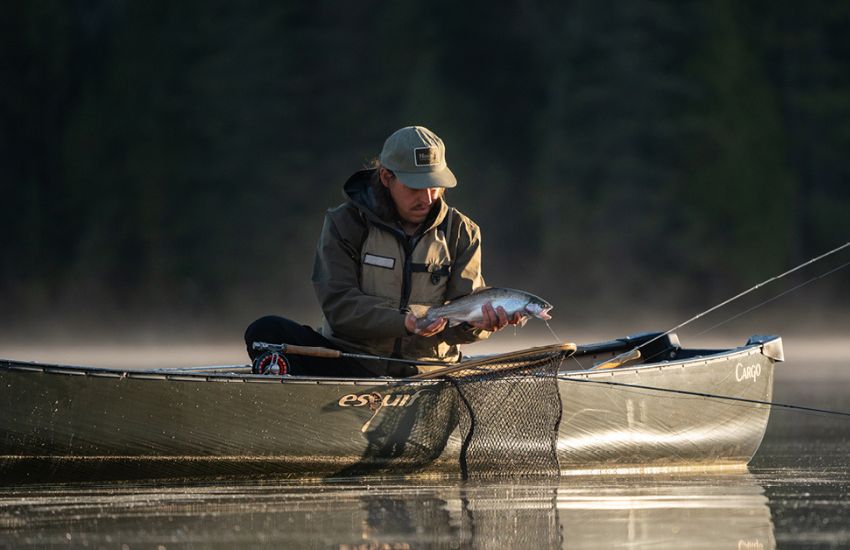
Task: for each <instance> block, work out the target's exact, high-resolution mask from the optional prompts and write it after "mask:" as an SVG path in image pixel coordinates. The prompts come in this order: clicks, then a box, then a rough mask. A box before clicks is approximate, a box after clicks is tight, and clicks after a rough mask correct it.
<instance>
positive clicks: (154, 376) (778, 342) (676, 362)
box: [0, 336, 782, 387]
mask: <svg viewBox="0 0 850 550" xmlns="http://www.w3.org/2000/svg"><path fill="white" fill-rule="evenodd" d="M615 342H616V341H615ZM625 347H626V345H624V348H625ZM777 349H778V352H777ZM683 351H687V349H686V348H684V349H683ZM699 351H705V352H706V353H705V354H702V355H697V356H694V357H683V358H682V357H677V358H674V359H670V360H664V361H658V362H655V363H646V364H638V365H633V366H622V367H618V368H615V369H607V370H588V369H575V370H561V371H560V372H559V373H558V378H560V379H569V378H611V377H615V376H622V375H630V374H640V373H642V372H649V371H655V370H658V371H664V370H669V369H677V368H685V367H687V366H691V365H700V364H703V365H707V364H709V363H712V362H716V361H721V360H730V359H731V358H733V357H747V356H750V355H755V354H762V355H765V356H766V357H768V358H770V359H771V360H773V361H781V360H782V359H778V358H777V353H778V354H779V356H781V353H782V339H781V337H778V336H770V337H764V336H760V337H757V336H754V337H752V338H750V339H749V340H748V342H747V344H745V345H744V346H740V347H736V348H731V349H719V350H699ZM569 358H570V356H567V358H566V359H567V360H569ZM233 367H234V368H244V365H233ZM0 369H7V370H15V371H25V372H34V373H44V374H60V375H66V376H87V377H94V378H133V379H137V380H158V381H174V382H225V383H248V384H284V385H291V384H294V385H301V384H306V385H320V386H322V385H332V386H355V387H358V386H371V387H374V386H387V387H390V386H399V385H403V386H405V387H420V386H433V385H440V384H443V383H445V381H444V380H442V379H439V378H418V379H413V378H337V377H333V378H332V377H316V376H312V377H311V376H298V377H294V376H268V375H261V374H246V373H235V372H234V373H226V372H219V373H215V374H211V373H193V372H186V371H180V370H179V368H176V369H174V371H175V372H174V373H169V372H162V371H161V370H157V371H156V372H154V371H153V370H126V369H114V368H103V367H81V366H64V365H52V364H40V363H35V362H21V361H15V360H7V359H0Z"/></svg>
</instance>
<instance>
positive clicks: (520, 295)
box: [410, 287, 552, 329]
mask: <svg viewBox="0 0 850 550" xmlns="http://www.w3.org/2000/svg"><path fill="white" fill-rule="evenodd" d="M488 302H489V303H490V304H491V305H492V306H493V309H498V308H499V307H500V306H501V307H503V308H504V309H505V313H507V314H508V317H509V318H510V317H512V316H513V315H514V314H516V313H521V314H523V315H525V316H529V315H530V316H532V317H537V318H538V319H543V320H544V321H548V320H549V319H551V318H552V317H550V316H549V311H551V310H552V304H550V303H549V302H547V301H546V300H544V299H542V298H538V297H537V296H535V295H534V294H529V293H528V292H524V291H522V290H513V289H511V288H489V287H485V288H480V289H478V290H476V291H474V292H473V293H472V294H467V295H466V296H461V297H460V298H457V299H455V300H452V301H451V302H448V303H446V304H444V305H442V306H432V307H428V306H421V305H420V306H417V305H411V306H410V311H411V312H412V313H413V314H414V315H415V316H416V317H418V319H417V320H416V327H417V328H419V329H423V328H425V327H427V326H428V325H430V324H431V323H433V322H434V321H436V320H437V319H440V318H442V317H445V318H446V319H448V321H449V323H448V324H449V326H450V327H452V326H455V325H459V324H461V323H463V322H470V321H481V320H482V319H483V318H484V316H483V314H482V313H481V307H482V306H483V305H484V304H486V303H488Z"/></svg>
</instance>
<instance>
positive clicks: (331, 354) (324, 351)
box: [283, 344, 342, 359]
mask: <svg viewBox="0 0 850 550" xmlns="http://www.w3.org/2000/svg"><path fill="white" fill-rule="evenodd" d="M283 353H291V354H292V355H309V356H310V357H327V358H329V359H339V358H340V357H342V352H341V351H339V350H335V349H330V348H322V347H318V346H317V347H308V346H293V345H292V344H286V347H285V348H283Z"/></svg>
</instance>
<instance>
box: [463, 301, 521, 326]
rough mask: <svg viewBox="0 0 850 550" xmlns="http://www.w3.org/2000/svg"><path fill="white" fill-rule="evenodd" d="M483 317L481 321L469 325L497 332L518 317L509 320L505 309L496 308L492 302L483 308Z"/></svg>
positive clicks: (471, 322)
mask: <svg viewBox="0 0 850 550" xmlns="http://www.w3.org/2000/svg"><path fill="white" fill-rule="evenodd" d="M481 317H482V318H481V320H477V321H470V322H469V324H470V325H472V326H473V327H475V328H480V329H482V330H486V331H490V332H496V331H498V330H502V329H503V328H505V327H506V326H507V325H508V323H509V322H510V321H512V320H514V318H515V317H516V315H514V316H513V317H511V318H510V319H509V318H508V313H507V311H505V308H504V307H502V306H498V307H497V308H494V307H493V304H492V303H491V302H487V303H485V304H484V305H482V306H481Z"/></svg>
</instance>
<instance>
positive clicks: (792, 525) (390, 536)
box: [0, 343, 850, 550]
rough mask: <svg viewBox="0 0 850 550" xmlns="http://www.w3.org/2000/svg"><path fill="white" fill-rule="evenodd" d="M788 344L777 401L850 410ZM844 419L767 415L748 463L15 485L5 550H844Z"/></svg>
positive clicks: (849, 525)
mask: <svg viewBox="0 0 850 550" xmlns="http://www.w3.org/2000/svg"><path fill="white" fill-rule="evenodd" d="M788 347H789V346H788V344H787V343H786V353H787V354H788V355H789V361H788V362H786V363H784V364H781V365H779V366H778V368H777V381H776V392H775V396H774V399H775V400H776V401H777V402H782V403H794V404H800V405H806V406H813V407H825V408H831V409H840V410H845V411H846V410H850V397H848V391H847V385H848V382H850V364H848V363H847V361H846V359H841V358H840V353H839V352H841V351H846V346H844V345H839V346H836V347H835V350H834V353H833V354H830V355H831V356H818V357H815V358H814V359H806V358H804V357H802V356H800V354H797V356H796V357H795V356H794V354H790V353H788V351H789V350H788ZM848 457H850V417H840V416H832V415H825V414H814V413H804V412H799V411H787V410H781V409H778V408H774V409H773V411H772V413H771V418H770V423H769V426H768V430H767V434H766V436H765V439H764V441H763V443H762V446H761V448H760V450H759V452H758V454H757V455H756V457H755V459H754V460H753V461H752V463H751V464H750V466H749V469H748V470H740V471H730V472H724V473H695V474H676V475H673V474H668V475H663V474H659V475H652V476H562V477H561V478H559V479H547V480H536V481H516V480H514V481H511V480H503V481H498V482H480V481H476V482H471V481H461V480H444V479H441V480H421V479H420V480H417V481H408V480H382V481H374V480H369V481H365V482H360V481H358V480H351V479H347V480H346V479H339V480H328V481H325V482H320V483H317V482H310V483H300V482H295V481H282V480H275V479H259V480H258V479H253V480H245V479H240V480H224V481H221V480H220V481H214V482H213V481H200V480H196V481H181V482H179V483H177V482H170V483H162V482H155V483H154V482H149V483H138V482H133V483H75V484H54V485H10V484H9V482H8V481H6V482H4V483H2V485H3V487H2V489H0V547H2V548H53V547H90V548H129V549H132V548H157V549H159V548H232V547H237V546H238V547H248V548H252V547H256V548H259V547H269V548H333V549H340V550H342V549H369V550H372V549H376V550H377V549H411V548H493V547H499V548H634V547H650V548H732V549H747V550H755V549H763V548H842V547H849V546H850V512H848V510H850V468H848V465H850V458H848Z"/></svg>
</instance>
